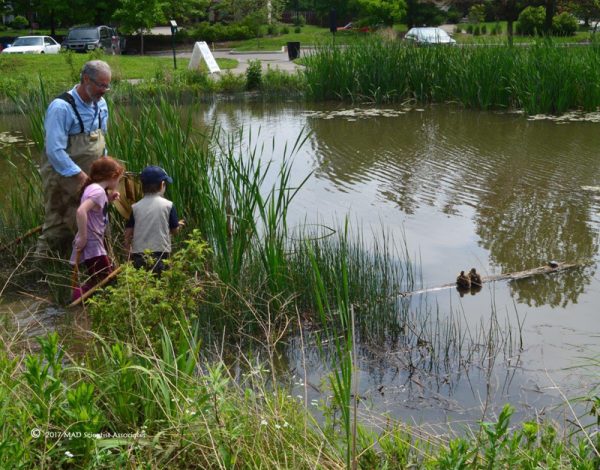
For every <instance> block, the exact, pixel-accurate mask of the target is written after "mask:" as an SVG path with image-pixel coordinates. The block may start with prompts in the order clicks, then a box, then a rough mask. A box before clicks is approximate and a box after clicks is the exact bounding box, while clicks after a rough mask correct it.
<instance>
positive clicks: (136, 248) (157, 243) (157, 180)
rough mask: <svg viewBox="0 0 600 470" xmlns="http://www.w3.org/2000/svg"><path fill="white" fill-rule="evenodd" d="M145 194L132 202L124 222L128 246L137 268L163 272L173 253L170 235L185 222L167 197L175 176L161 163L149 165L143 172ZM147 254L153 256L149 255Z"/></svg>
mask: <svg viewBox="0 0 600 470" xmlns="http://www.w3.org/2000/svg"><path fill="white" fill-rule="evenodd" d="M140 180H141V182H142V191H143V193H144V197H143V198H142V199H140V200H139V201H138V202H136V203H135V204H133V206H132V212H131V217H130V218H129V220H128V221H127V224H125V249H126V250H127V251H128V252H130V253H131V259H132V261H133V265H134V266H135V267H136V268H138V269H139V268H142V267H144V268H147V269H148V268H149V269H151V270H152V272H154V273H156V274H158V275H160V274H161V273H162V271H164V269H165V266H164V264H163V260H164V259H167V258H169V256H170V254H171V235H174V234H175V233H177V231H178V230H179V227H181V226H182V225H183V220H181V221H180V220H179V219H178V218H177V211H176V210H175V206H174V205H173V203H172V202H171V201H169V200H168V199H166V198H165V197H164V194H165V190H166V189H167V183H173V180H172V178H171V177H170V176H169V175H168V174H167V172H166V171H165V170H163V169H162V168H161V167H159V166H148V167H146V168H144V170H142V172H141V173H140ZM148 253H149V254H150V257H148Z"/></svg>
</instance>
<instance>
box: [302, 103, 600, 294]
mask: <svg viewBox="0 0 600 470" xmlns="http://www.w3.org/2000/svg"><path fill="white" fill-rule="evenodd" d="M308 123H309V125H310V127H311V129H312V130H313V132H314V138H313V140H312V144H313V148H314V150H315V153H316V158H317V160H318V162H319V169H318V172H317V176H319V177H321V178H327V179H328V180H330V181H331V182H333V183H334V184H335V185H336V186H337V188H338V189H339V190H340V191H349V190H350V188H352V187H356V186H357V185H359V184H367V183H368V184H369V185H371V186H375V187H376V191H377V194H378V195H379V197H380V198H383V199H384V200H385V201H388V202H391V203H393V204H394V205H395V206H396V207H397V208H399V209H400V210H401V211H403V212H404V213H407V214H415V213H416V212H417V211H418V210H419V209H420V208H422V207H425V206H429V207H433V208H435V209H436V210H437V211H441V212H442V213H443V214H446V215H448V216H460V214H461V212H467V211H466V209H465V208H471V209H472V210H473V214H474V215H473V222H474V224H475V232H476V234H477V236H478V237H479V240H478V244H479V245H480V246H481V247H483V248H485V249H486V250H488V251H489V265H490V267H489V269H490V270H494V271H496V272H513V271H520V270H525V269H531V268H534V267H537V266H541V265H544V264H545V263H546V262H547V261H549V260H551V259H556V260H561V261H567V262H584V261H589V260H591V259H592V258H593V257H594V255H595V253H596V252H597V250H598V244H597V240H596V237H595V226H594V224H593V222H592V214H593V213H594V211H597V210H598V201H597V199H596V198H595V196H594V194H593V193H591V192H586V191H583V190H582V189H581V188H582V186H586V185H594V184H596V183H597V181H598V176H599V173H600V162H599V161H598V160H597V159H595V158H593V156H594V155H595V153H596V149H597V148H600V138H599V136H598V132H597V131H596V128H595V127H594V126H593V125H592V124H590V123H578V124H575V123H572V124H568V125H559V124H554V123H548V122H545V123H538V122H529V121H527V120H526V119H525V118H522V117H515V116H510V115H502V114H491V113H477V112H470V111H463V110H461V111H453V110H452V109H450V108H447V107H443V108H432V109H431V110H427V111H425V112H416V111H411V112H409V113H406V114H404V115H401V116H398V117H393V118H378V119H364V120H361V119H358V120H347V119H343V118H334V119H323V118H309V119H308ZM572 126H576V127H577V138H576V139H574V138H573V128H572ZM451 236H455V237H461V236H464V237H465V239H468V238H469V236H470V233H464V234H462V235H461V234H454V235H451ZM593 275H594V271H593V270H583V269H582V270H578V271H572V272H569V273H567V274H564V275H561V276H553V277H551V278H550V279H537V280H530V281H527V282H519V283H514V285H513V290H514V295H515V297H516V298H517V299H518V300H519V301H520V302H523V303H526V304H528V305H541V304H546V303H547V304H550V305H552V306H557V305H563V306H565V305H567V304H568V303H569V302H577V298H578V296H579V294H580V293H581V292H582V291H583V290H584V288H585V286H586V285H588V284H589V283H590V277H591V276H593Z"/></svg>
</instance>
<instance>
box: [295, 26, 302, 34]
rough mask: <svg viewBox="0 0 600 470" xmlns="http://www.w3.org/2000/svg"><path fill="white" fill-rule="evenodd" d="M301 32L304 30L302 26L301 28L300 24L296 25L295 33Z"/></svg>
mask: <svg viewBox="0 0 600 470" xmlns="http://www.w3.org/2000/svg"><path fill="white" fill-rule="evenodd" d="M301 32H302V28H301V27H300V26H296V27H295V28H294V33H296V34H299V33H301Z"/></svg>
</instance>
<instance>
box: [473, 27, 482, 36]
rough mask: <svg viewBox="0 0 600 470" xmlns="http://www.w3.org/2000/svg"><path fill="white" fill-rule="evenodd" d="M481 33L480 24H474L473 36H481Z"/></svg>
mask: <svg viewBox="0 0 600 470" xmlns="http://www.w3.org/2000/svg"><path fill="white" fill-rule="evenodd" d="M480 34H481V28H480V27H479V25H478V24H476V25H475V26H473V36H479V35H480Z"/></svg>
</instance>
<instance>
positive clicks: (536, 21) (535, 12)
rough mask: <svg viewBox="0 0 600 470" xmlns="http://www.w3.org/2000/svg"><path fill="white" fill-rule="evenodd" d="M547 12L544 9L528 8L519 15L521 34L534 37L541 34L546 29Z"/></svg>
mask: <svg viewBox="0 0 600 470" xmlns="http://www.w3.org/2000/svg"><path fill="white" fill-rule="evenodd" d="M545 20H546V10H545V8H544V7H527V8H525V9H524V10H523V11H522V12H521V14H520V15H519V25H520V28H521V31H520V33H519V34H523V35H525V36H533V35H535V34H540V33H541V32H542V31H543V29H544V21H545Z"/></svg>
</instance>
